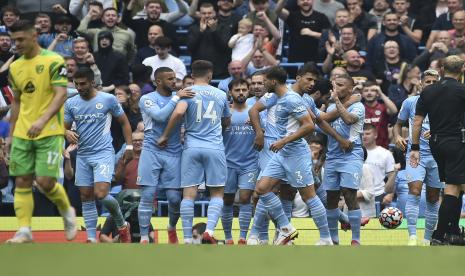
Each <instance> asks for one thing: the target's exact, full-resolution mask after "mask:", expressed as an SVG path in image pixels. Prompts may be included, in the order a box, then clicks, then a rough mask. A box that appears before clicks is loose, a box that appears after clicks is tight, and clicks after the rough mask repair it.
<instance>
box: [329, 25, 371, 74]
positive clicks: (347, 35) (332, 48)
mask: <svg viewBox="0 0 465 276" xmlns="http://www.w3.org/2000/svg"><path fill="white" fill-rule="evenodd" d="M338 37H339V38H338V39H336V36H333V35H332V34H330V35H329V38H328V40H327V41H326V42H325V45H324V47H323V48H320V52H322V55H321V57H325V58H324V62H323V68H322V70H323V72H324V73H329V72H330V71H331V70H332V69H333V67H337V66H342V67H345V65H346V64H345V63H344V59H343V58H342V56H343V54H344V53H345V52H347V51H349V50H356V51H361V50H364V49H365V48H362V47H361V44H360V43H359V41H358V37H357V29H356V27H355V25H353V24H351V23H349V24H347V25H344V26H342V27H341V29H340V30H339V31H338ZM363 47H365V46H363Z"/></svg>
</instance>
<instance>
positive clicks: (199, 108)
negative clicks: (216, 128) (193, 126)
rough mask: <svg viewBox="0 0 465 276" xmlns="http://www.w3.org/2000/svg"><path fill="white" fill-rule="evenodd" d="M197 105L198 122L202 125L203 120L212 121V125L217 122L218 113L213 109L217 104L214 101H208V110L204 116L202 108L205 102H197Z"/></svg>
mask: <svg viewBox="0 0 465 276" xmlns="http://www.w3.org/2000/svg"><path fill="white" fill-rule="evenodd" d="M195 103H196V104H197V116H196V120H195V121H196V122H197V123H200V122H201V121H202V119H211V120H212V124H214V123H215V122H216V119H217V118H218V117H217V116H216V111H215V110H214V109H213V107H214V105H215V102H214V101H208V105H207V110H205V113H204V114H203V116H202V107H203V101H202V100H196V101H195Z"/></svg>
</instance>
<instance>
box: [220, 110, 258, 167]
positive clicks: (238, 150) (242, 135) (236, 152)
mask: <svg viewBox="0 0 465 276" xmlns="http://www.w3.org/2000/svg"><path fill="white" fill-rule="evenodd" d="M249 109H250V106H248V107H247V108H246V109H245V110H243V111H235V110H232V116H231V125H230V126H228V127H227V128H226V129H225V131H224V133H223V142H224V147H225V153H226V163H227V165H228V168H233V169H247V170H255V169H257V167H258V163H257V162H258V152H257V151H256V150H255V149H254V148H253V145H254V140H255V132H254V130H253V128H252V126H251V125H250V124H249V123H248V120H249V114H248V113H249Z"/></svg>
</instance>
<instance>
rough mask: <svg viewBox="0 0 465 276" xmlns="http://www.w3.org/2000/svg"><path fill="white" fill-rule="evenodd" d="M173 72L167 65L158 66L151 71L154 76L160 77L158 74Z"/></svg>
mask: <svg viewBox="0 0 465 276" xmlns="http://www.w3.org/2000/svg"><path fill="white" fill-rule="evenodd" d="M168 72H174V71H173V69H171V68H169V67H158V68H157V70H155V72H154V73H153V76H154V77H155V79H156V78H158V77H160V74H163V73H168Z"/></svg>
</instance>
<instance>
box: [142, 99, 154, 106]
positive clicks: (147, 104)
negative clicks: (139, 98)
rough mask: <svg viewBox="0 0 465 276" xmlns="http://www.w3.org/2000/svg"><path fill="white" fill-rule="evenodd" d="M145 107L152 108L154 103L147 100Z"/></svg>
mask: <svg viewBox="0 0 465 276" xmlns="http://www.w3.org/2000/svg"><path fill="white" fill-rule="evenodd" d="M144 105H145V107H151V106H153V101H152V100H148V99H147V100H145V101H144Z"/></svg>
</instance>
